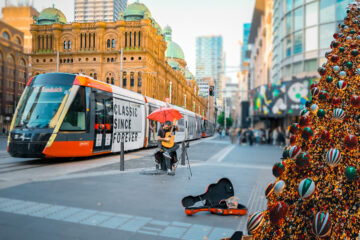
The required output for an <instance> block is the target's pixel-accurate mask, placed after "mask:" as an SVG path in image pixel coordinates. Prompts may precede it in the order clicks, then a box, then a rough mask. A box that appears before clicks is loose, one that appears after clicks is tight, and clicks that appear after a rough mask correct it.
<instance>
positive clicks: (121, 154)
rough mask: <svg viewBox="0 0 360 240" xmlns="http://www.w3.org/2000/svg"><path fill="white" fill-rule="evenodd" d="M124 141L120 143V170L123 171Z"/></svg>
mask: <svg viewBox="0 0 360 240" xmlns="http://www.w3.org/2000/svg"><path fill="white" fill-rule="evenodd" d="M124 162H125V161H124V141H121V143H120V171H124V170H125V169H124V168H125V166H124V165H125V163H124Z"/></svg>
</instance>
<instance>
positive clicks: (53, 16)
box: [36, 7, 67, 25]
mask: <svg viewBox="0 0 360 240" xmlns="http://www.w3.org/2000/svg"><path fill="white" fill-rule="evenodd" d="M36 22H37V24H39V25H47V24H53V23H62V24H67V20H66V17H65V15H64V13H63V12H62V11H60V10H59V9H57V8H55V7H52V8H45V9H44V10H42V11H41V13H40V15H39V17H38V18H37V21H36Z"/></svg>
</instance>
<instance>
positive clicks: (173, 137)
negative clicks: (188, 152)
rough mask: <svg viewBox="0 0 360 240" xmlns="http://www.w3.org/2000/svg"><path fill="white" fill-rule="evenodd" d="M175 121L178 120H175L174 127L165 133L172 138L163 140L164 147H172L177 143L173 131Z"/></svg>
mask: <svg viewBox="0 0 360 240" xmlns="http://www.w3.org/2000/svg"><path fill="white" fill-rule="evenodd" d="M175 122H176V121H174V122H173V125H172V127H171V129H170V132H167V133H165V138H170V140H169V141H162V142H161V145H162V146H163V147H166V148H172V147H174V145H175V135H174V134H172V132H173V131H174V126H175Z"/></svg>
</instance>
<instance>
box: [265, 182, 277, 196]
mask: <svg viewBox="0 0 360 240" xmlns="http://www.w3.org/2000/svg"><path fill="white" fill-rule="evenodd" d="M275 183H276V182H271V183H269V185H268V186H267V188H266V189H265V196H266V198H269V197H270V195H271V194H272V193H273V192H274V187H275Z"/></svg>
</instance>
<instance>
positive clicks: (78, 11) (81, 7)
mask: <svg viewBox="0 0 360 240" xmlns="http://www.w3.org/2000/svg"><path fill="white" fill-rule="evenodd" d="M126 6H127V0H75V8H74V9H75V14H74V15H75V22H98V21H104V22H114V21H117V20H119V18H120V13H121V12H124V11H125V9H126Z"/></svg>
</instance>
